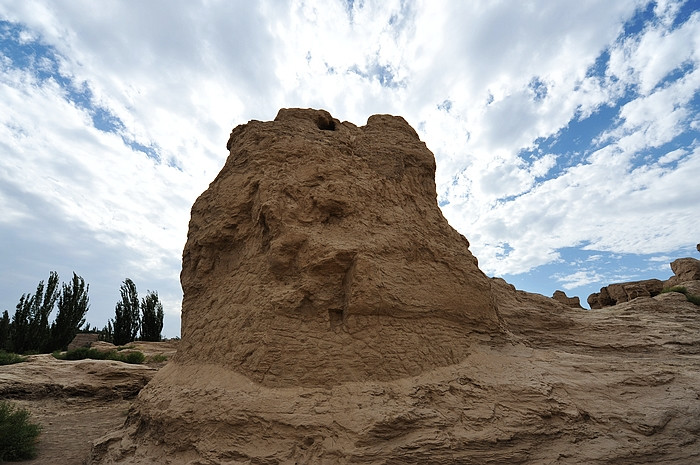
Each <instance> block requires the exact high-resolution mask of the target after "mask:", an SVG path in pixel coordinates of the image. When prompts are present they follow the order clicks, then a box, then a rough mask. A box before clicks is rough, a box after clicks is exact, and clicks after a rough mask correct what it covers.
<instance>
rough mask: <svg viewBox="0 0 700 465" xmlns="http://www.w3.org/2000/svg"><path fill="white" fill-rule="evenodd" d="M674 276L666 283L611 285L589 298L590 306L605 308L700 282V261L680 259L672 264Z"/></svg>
mask: <svg viewBox="0 0 700 465" xmlns="http://www.w3.org/2000/svg"><path fill="white" fill-rule="evenodd" d="M671 270H672V271H673V274H674V276H672V277H670V278H669V279H667V280H665V281H661V280H659V279H645V280H642V281H631V282H627V283H617V284H609V285H607V286H604V287H602V288H601V289H600V292H594V293H593V294H591V295H589V296H588V299H587V300H588V305H589V306H590V307H591V308H593V309H596V308H604V307H610V306H612V305H617V304H619V303H622V302H629V301H631V300H634V299H636V298H637V297H654V296H656V295H659V294H660V293H661V291H662V290H663V289H664V288H669V287H672V286H677V285H680V284H683V283H686V282H693V281H698V280H700V260H697V259H695V258H679V259H677V260H674V261H673V262H671Z"/></svg>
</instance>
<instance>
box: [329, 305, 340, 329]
mask: <svg viewBox="0 0 700 465" xmlns="http://www.w3.org/2000/svg"><path fill="white" fill-rule="evenodd" d="M328 319H329V320H330V323H331V328H336V327H338V326H341V325H342V324H343V311H342V310H341V309H339V308H330V309H328Z"/></svg>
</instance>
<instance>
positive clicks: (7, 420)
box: [0, 401, 41, 462]
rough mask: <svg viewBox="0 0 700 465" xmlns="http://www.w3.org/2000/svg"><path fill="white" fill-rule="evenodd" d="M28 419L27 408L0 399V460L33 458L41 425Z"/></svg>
mask: <svg viewBox="0 0 700 465" xmlns="http://www.w3.org/2000/svg"><path fill="white" fill-rule="evenodd" d="M28 420H29V410H26V409H22V408H16V407H15V406H13V405H12V404H10V403H9V402H6V401H0V462H3V461H5V460H13V461H14V460H26V459H31V458H34V456H35V455H36V443H37V439H38V437H39V433H40V432H41V427H40V426H39V425H36V424H34V423H30V422H29V421H28Z"/></svg>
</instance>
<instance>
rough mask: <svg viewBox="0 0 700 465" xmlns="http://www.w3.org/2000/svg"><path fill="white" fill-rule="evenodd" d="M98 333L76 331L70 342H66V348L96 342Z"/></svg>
mask: <svg viewBox="0 0 700 465" xmlns="http://www.w3.org/2000/svg"><path fill="white" fill-rule="evenodd" d="M97 338H98V335H97V334H95V333H78V334H76V335H75V337H74V338H73V340H72V341H70V344H68V347H67V350H75V349H78V348H81V347H90V346H91V345H92V344H93V343H95V342H97Z"/></svg>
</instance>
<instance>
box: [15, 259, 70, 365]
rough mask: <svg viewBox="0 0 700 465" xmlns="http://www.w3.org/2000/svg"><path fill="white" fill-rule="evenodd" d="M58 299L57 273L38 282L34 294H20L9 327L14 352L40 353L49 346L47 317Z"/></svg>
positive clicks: (50, 274)
mask: <svg viewBox="0 0 700 465" xmlns="http://www.w3.org/2000/svg"><path fill="white" fill-rule="evenodd" d="M57 298H58V273H56V272H55V271H52V272H51V273H49V280H48V283H47V285H46V289H44V281H39V285H38V286H37V287H36V294H33V295H32V294H22V297H21V298H20V299H19V303H18V304H17V309H16V311H15V315H14V317H13V318H12V323H11V326H10V342H11V348H12V350H13V351H14V352H18V353H24V352H28V351H41V350H44V349H45V348H47V347H48V345H49V336H50V328H49V315H50V314H51V312H52V311H53V307H54V305H55V304H56V299H57Z"/></svg>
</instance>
